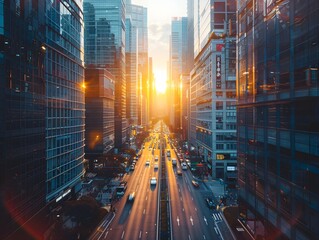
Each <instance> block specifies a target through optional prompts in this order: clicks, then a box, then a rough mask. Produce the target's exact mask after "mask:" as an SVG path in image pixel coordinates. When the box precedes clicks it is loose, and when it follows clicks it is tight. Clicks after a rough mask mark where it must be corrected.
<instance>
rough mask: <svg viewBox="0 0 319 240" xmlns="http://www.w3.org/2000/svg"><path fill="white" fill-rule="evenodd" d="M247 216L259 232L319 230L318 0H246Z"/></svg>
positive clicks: (243, 207) (241, 178)
mask: <svg viewBox="0 0 319 240" xmlns="http://www.w3.org/2000/svg"><path fill="white" fill-rule="evenodd" d="M238 9H239V11H238V66H237V68H238V75H237V83H238V87H237V96H238V106H237V111H238V169H239V171H238V183H239V186H240V190H239V206H240V213H241V217H242V218H243V219H244V220H245V222H246V224H247V225H249V226H250V227H251V231H252V234H253V235H254V236H255V237H256V238H260V239H317V238H318V235H319V229H318V225H319V188H318V185H317V184H318V182H319V166H318V159H319V151H318V149H319V147H318V146H319V145H318V143H319V141H318V140H319V125H318V123H319V112H318V109H319V91H318V76H319V75H318V67H319V66H318V63H319V61H318V60H319V55H318V53H319V44H318V43H319V34H318V33H319V32H318V29H319V21H318V20H319V2H318V1H316V0H307V1H293V0H290V1H267V2H266V1H256V0H251V1H239V4H238Z"/></svg>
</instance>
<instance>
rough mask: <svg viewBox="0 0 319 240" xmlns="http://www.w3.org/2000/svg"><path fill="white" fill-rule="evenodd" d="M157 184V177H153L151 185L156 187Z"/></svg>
mask: <svg viewBox="0 0 319 240" xmlns="http://www.w3.org/2000/svg"><path fill="white" fill-rule="evenodd" d="M156 183H157V180H156V177H152V178H151V185H156Z"/></svg>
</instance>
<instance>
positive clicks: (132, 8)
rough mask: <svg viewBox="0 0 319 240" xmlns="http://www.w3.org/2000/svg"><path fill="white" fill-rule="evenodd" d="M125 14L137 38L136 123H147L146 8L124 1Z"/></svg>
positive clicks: (128, 0)
mask: <svg viewBox="0 0 319 240" xmlns="http://www.w3.org/2000/svg"><path fill="white" fill-rule="evenodd" d="M126 16H127V17H128V18H130V19H131V20H132V26H134V28H136V31H137V33H138V34H137V36H138V37H137V38H138V44H137V48H138V78H139V79H140V81H138V82H139V84H138V89H139V90H140V94H138V97H139V99H138V103H139V104H138V124H139V125H144V126H146V125H148V123H149V120H150V119H149V99H148V95H149V82H148V81H149V79H148V28H147V8H145V7H143V6H138V5H135V4H132V3H131V1H130V0H127V1H126Z"/></svg>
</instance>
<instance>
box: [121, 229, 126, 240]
mask: <svg viewBox="0 0 319 240" xmlns="http://www.w3.org/2000/svg"><path fill="white" fill-rule="evenodd" d="M124 233H125V232H124V231H123V232H122V236H121V239H123V238H124Z"/></svg>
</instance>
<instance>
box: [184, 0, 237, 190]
mask: <svg viewBox="0 0 319 240" xmlns="http://www.w3.org/2000/svg"><path fill="white" fill-rule="evenodd" d="M235 20H236V1H235V0H223V1H210V0H207V1H196V2H195V3H194V57H195V60H194V68H193V70H192V72H191V80H190V105H191V106H190V117H191V119H190V141H191V143H192V145H193V147H195V149H196V151H197V153H198V155H199V156H200V160H201V161H203V162H204V163H206V165H207V168H206V169H200V172H202V173H205V172H209V173H210V174H211V175H212V177H213V178H217V179H219V178H221V179H224V180H225V181H226V184H229V185H232V186H234V184H235V181H236V157H237V156H236V108H235V104H236V81H235V80H236V41H235V33H236V32H235V31H233V30H232V29H234V30H235V27H234V26H235V22H236V21H235ZM204 166H205V165H204Z"/></svg>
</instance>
